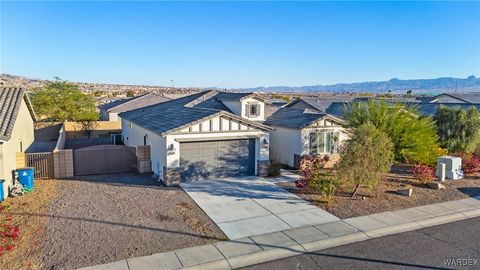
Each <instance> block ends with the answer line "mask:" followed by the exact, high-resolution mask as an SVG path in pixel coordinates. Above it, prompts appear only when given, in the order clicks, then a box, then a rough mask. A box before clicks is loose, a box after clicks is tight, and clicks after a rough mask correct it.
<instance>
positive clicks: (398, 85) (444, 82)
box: [239, 76, 480, 94]
mask: <svg viewBox="0 0 480 270" xmlns="http://www.w3.org/2000/svg"><path fill="white" fill-rule="evenodd" d="M239 90H242V91H255V92H304V93H315V92H336V93H365V92H371V93H386V92H392V93H405V92H406V91H408V90H412V91H413V92H414V93H431V94H435V93H442V92H455V91H458V92H476V91H480V78H476V77H475V76H470V77H468V78H466V79H462V78H451V77H444V78H438V79H420V80H400V79H396V78H395V79H391V80H388V81H381V82H362V83H339V84H334V85H312V86H300V87H291V86H270V87H255V88H242V89H239Z"/></svg>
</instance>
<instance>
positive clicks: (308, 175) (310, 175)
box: [296, 156, 338, 201]
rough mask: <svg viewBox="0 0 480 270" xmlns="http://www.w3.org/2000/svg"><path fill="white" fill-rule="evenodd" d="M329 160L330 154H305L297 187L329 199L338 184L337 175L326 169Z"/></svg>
mask: <svg viewBox="0 0 480 270" xmlns="http://www.w3.org/2000/svg"><path fill="white" fill-rule="evenodd" d="M328 161H329V157H328V156H304V157H303V158H302V160H301V161H300V170H301V172H302V173H301V176H300V181H297V183H296V185H297V187H298V188H300V189H307V190H310V191H313V192H315V193H318V194H320V195H322V196H323V197H325V198H326V199H327V201H328V200H329V199H330V197H331V196H332V195H333V193H334V192H335V190H336V189H337V185H338V180H337V177H336V176H335V175H332V174H329V173H328V172H326V171H324V168H325V164H326V163H327V162H328Z"/></svg>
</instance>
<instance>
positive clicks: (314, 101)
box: [286, 97, 352, 112]
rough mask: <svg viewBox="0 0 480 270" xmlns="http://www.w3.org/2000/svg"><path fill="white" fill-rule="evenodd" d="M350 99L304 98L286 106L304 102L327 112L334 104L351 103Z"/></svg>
mask: <svg viewBox="0 0 480 270" xmlns="http://www.w3.org/2000/svg"><path fill="white" fill-rule="evenodd" d="M351 100H352V99H351V98H350V97H338V98H329V97H327V98H312V97H304V98H301V99H297V100H294V101H292V102H291V103H289V104H288V105H286V107H291V106H292V105H294V104H295V103H297V102H300V101H303V102H305V103H307V104H308V105H310V106H312V107H313V108H315V109H317V110H319V111H321V112H325V110H326V109H327V108H328V107H329V106H330V105H331V104H332V103H334V102H346V101H351Z"/></svg>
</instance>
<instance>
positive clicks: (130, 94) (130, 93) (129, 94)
mask: <svg viewBox="0 0 480 270" xmlns="http://www.w3.org/2000/svg"><path fill="white" fill-rule="evenodd" d="M126 95H127V97H134V96H135V93H134V92H133V90H128V91H127V94H126Z"/></svg>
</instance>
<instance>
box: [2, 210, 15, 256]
mask: <svg viewBox="0 0 480 270" xmlns="http://www.w3.org/2000/svg"><path fill="white" fill-rule="evenodd" d="M7 210H8V207H6V206H4V205H0V256H1V255H2V254H4V253H5V252H8V251H11V250H13V249H14V248H15V245H14V244H13V243H12V242H13V240H15V239H17V238H18V234H19V232H20V230H19V228H18V226H16V225H15V224H13V217H12V215H11V214H8V213H7Z"/></svg>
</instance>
